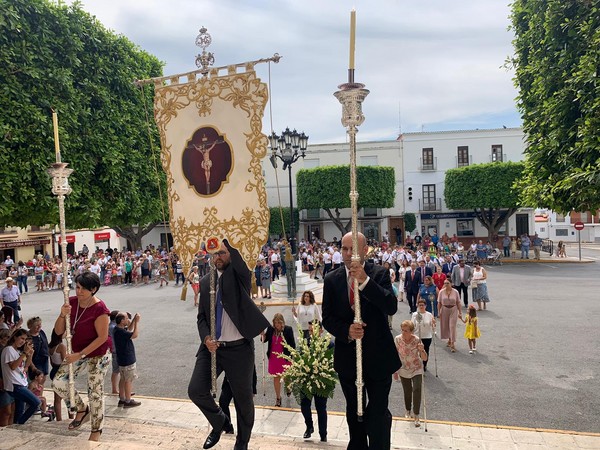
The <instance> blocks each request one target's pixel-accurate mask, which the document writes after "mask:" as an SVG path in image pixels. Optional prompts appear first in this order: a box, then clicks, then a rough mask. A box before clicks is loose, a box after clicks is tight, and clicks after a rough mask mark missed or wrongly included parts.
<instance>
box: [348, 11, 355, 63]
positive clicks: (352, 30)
mask: <svg viewBox="0 0 600 450" xmlns="http://www.w3.org/2000/svg"><path fill="white" fill-rule="evenodd" d="M355 41H356V10H355V9H354V8H352V11H351V12H350V64H349V67H348V68H349V69H350V70H354V49H355Z"/></svg>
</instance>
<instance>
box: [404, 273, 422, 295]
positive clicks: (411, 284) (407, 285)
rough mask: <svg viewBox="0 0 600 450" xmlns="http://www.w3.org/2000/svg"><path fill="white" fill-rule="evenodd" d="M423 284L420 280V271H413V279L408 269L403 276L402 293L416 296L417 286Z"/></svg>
mask: <svg viewBox="0 0 600 450" xmlns="http://www.w3.org/2000/svg"><path fill="white" fill-rule="evenodd" d="M421 284H423V280H422V279H421V270H420V269H419V268H418V267H417V269H415V277H414V279H413V277H412V269H409V270H407V271H406V273H405V274H404V291H405V292H407V293H410V294H415V295H416V294H418V293H419V286H421Z"/></svg>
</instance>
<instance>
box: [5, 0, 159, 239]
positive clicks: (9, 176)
mask: <svg viewBox="0 0 600 450" xmlns="http://www.w3.org/2000/svg"><path fill="white" fill-rule="evenodd" d="M0 11H2V14H1V15H0V86H1V87H0V89H1V95H0V111H2V114H1V115H0V173H1V176H2V180H3V182H2V183H0V192H1V195H2V198H3V200H4V201H3V202H2V204H0V224H1V225H14V226H21V227H24V226H27V225H44V224H52V223H58V208H57V201H56V199H55V198H54V197H53V195H52V193H51V181H50V178H49V176H48V175H47V173H46V169H47V168H48V167H49V166H50V164H51V163H52V162H54V158H55V154H54V139H53V129H52V117H51V108H52V109H55V110H56V111H57V112H58V115H59V123H60V127H59V129H60V142H61V154H62V159H63V161H65V162H68V163H69V166H70V167H71V168H72V169H74V172H73V174H72V175H71V177H70V184H71V186H72V188H73V192H72V194H70V195H69V196H68V197H67V199H66V202H65V205H66V221H67V226H68V227H69V228H82V227H98V226H110V227H112V228H114V229H115V230H116V231H117V232H118V233H120V234H121V235H123V236H124V237H126V238H127V239H128V240H129V241H130V243H131V244H132V245H134V246H139V245H140V243H141V236H142V235H143V234H144V233H147V232H148V231H150V230H151V229H152V228H153V227H154V226H155V225H156V224H157V223H159V222H161V221H162V220H163V215H162V212H161V211H162V208H161V206H162V205H163V204H166V202H165V201H164V195H165V194H166V192H165V191H166V189H165V188H164V186H166V181H165V176H164V174H163V172H162V170H160V166H158V168H159V170H158V171H156V170H155V166H154V161H156V162H157V164H159V160H157V158H158V157H159V151H160V145H159V144H158V142H159V140H158V133H157V131H156V129H155V127H154V125H153V124H152V126H151V130H150V135H151V139H152V141H153V145H151V144H150V138H149V132H148V126H147V122H146V116H145V105H147V106H148V108H149V110H150V118H152V115H151V110H152V98H153V92H152V91H151V88H147V89H146V90H145V91H142V90H140V88H138V87H136V86H135V85H134V84H133V81H134V80H136V79H141V78H147V77H153V76H160V75H161V74H162V63H161V62H160V61H159V60H158V59H157V58H155V57H154V56H152V55H150V54H148V53H146V52H144V51H142V50H141V49H139V48H138V47H137V46H136V45H134V44H133V43H131V42H130V41H129V40H127V38H125V37H124V36H119V35H116V34H115V33H113V32H111V31H108V30H107V29H106V28H104V26H103V25H102V24H101V23H100V22H98V21H97V20H96V19H95V18H94V17H92V16H91V15H90V14H88V13H86V12H85V11H83V10H82V9H81V7H80V6H79V4H75V5H73V6H68V7H67V6H57V5H55V4H54V3H50V2H49V1H47V0H0ZM159 183H162V194H163V201H161V196H160V195H159V192H158V186H159ZM166 213H168V211H166ZM134 224H139V226H134Z"/></svg>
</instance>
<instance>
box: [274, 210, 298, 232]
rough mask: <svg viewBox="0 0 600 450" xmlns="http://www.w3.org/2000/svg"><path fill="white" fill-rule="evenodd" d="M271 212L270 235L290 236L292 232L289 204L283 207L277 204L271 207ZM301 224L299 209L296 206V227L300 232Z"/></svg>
mask: <svg viewBox="0 0 600 450" xmlns="http://www.w3.org/2000/svg"><path fill="white" fill-rule="evenodd" d="M269 212H270V214H271V220H270V221H269V235H270V236H282V237H283V236H288V235H289V234H290V208H289V207H288V206H285V207H282V208H281V213H280V211H279V207H278V206H275V207H272V208H269ZM281 214H283V223H284V227H283V228H282V226H281ZM299 226H300V220H299V214H298V209H296V208H294V229H295V230H296V233H297V232H298V227H299Z"/></svg>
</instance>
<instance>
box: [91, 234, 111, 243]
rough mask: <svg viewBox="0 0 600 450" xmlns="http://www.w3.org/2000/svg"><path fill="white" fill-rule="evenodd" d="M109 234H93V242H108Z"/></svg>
mask: <svg viewBox="0 0 600 450" xmlns="http://www.w3.org/2000/svg"><path fill="white" fill-rule="evenodd" d="M109 240H110V232H105V233H94V241H109Z"/></svg>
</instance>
